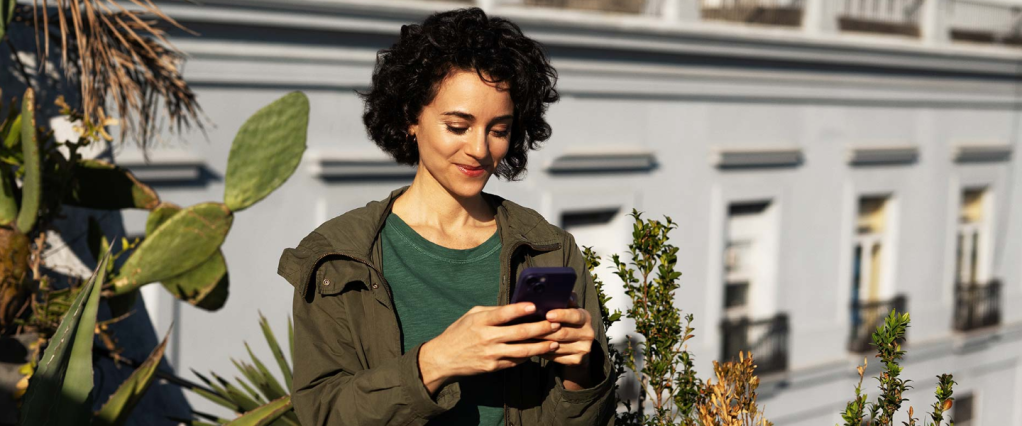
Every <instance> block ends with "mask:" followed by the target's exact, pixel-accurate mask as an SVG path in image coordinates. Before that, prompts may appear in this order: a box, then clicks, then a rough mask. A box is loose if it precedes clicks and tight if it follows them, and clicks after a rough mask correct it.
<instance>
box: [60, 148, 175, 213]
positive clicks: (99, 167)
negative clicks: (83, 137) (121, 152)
mask: <svg viewBox="0 0 1022 426" xmlns="http://www.w3.org/2000/svg"><path fill="white" fill-rule="evenodd" d="M74 170H75V171H74V179H72V180H71V188H70V191H68V192H67V197H66V199H65V200H64V202H65V203H67V204H70V205H74V206H80V207H88V208H93V209H104V210H120V209H147V210H148V209H152V208H153V207H156V206H157V205H158V204H160V197H159V196H158V195H156V191H153V189H152V188H150V187H149V186H148V185H146V184H143V183H142V182H139V181H138V179H135V175H133V174H132V173H131V172H129V171H128V170H125V169H123V168H120V167H117V166H115V165H113V164H110V163H108V162H106V161H102V160H79V161H78V164H76V165H75V169H74Z"/></svg>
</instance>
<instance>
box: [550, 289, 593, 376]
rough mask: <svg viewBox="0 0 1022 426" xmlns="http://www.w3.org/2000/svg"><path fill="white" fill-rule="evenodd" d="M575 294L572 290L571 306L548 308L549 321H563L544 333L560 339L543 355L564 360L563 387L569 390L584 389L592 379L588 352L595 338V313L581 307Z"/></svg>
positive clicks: (551, 339)
mask: <svg viewBox="0 0 1022 426" xmlns="http://www.w3.org/2000/svg"><path fill="white" fill-rule="evenodd" d="M576 297H577V296H576V295H575V293H571V300H570V301H569V302H568V309H553V310H551V311H550V312H547V315H546V319H547V321H549V322H551V323H554V324H558V323H559V324H561V329H560V330H557V331H555V332H553V333H550V334H548V335H546V336H544V337H543V339H545V340H547V341H553V342H557V343H560V346H559V347H558V348H557V349H556V350H555V351H553V352H550V353H547V354H545V355H543V358H546V359H548V360H550V361H552V362H556V363H558V364H562V366H563V370H562V371H563V376H562V378H563V379H564V387H565V388H566V389H568V390H579V389H584V388H586V387H588V386H589V384H590V382H592V374H591V373H590V369H589V352H591V351H592V349H593V340H595V339H596V332H595V331H593V319H592V316H591V315H589V311H587V310H585V309H581V308H579V307H578V304H577V303H576V302H575V300H576Z"/></svg>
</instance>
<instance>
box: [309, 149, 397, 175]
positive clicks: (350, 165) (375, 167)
mask: <svg viewBox="0 0 1022 426" xmlns="http://www.w3.org/2000/svg"><path fill="white" fill-rule="evenodd" d="M310 157H311V159H312V166H311V168H310V172H311V174H312V175H313V176H315V177H318V178H320V179H323V180H354V179H359V180H365V179H368V180H392V179H411V178H413V177H415V171H416V167H415V166H409V165H405V164H399V163H397V162H396V161H394V159H392V158H390V157H384V156H378V157H377V156H353V155H351V154H345V153H340V152H313V153H311V155H310Z"/></svg>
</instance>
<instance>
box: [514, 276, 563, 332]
mask: <svg viewBox="0 0 1022 426" xmlns="http://www.w3.org/2000/svg"><path fill="white" fill-rule="evenodd" d="M575 279H576V276H575V270H574V269H571V268H568V267H532V268H526V269H525V270H524V271H522V274H521V275H519V277H518V283H517V284H516V285H515V289H514V296H513V297H512V298H511V303H518V302H532V303H533V304H535V305H536V311H535V312H533V313H531V314H529V315H526V316H524V317H520V318H517V319H515V320H513V321H511V322H508V325H512V324H521V323H527V322H536V321H542V320H544V319H546V313H547V312H549V311H550V310H552V309H564V308H567V307H568V301H569V299H570V298H571V290H572V288H574V287H575Z"/></svg>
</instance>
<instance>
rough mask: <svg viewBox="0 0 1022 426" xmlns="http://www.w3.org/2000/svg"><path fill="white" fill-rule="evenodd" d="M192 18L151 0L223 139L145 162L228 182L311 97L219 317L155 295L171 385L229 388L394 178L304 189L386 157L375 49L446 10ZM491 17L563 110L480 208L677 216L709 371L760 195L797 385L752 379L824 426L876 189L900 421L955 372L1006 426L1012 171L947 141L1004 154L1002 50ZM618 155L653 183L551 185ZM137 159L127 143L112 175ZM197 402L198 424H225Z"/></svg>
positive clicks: (250, 11) (292, 6)
mask: <svg viewBox="0 0 1022 426" xmlns="http://www.w3.org/2000/svg"><path fill="white" fill-rule="evenodd" d="M205 3H206V6H203V7H199V6H192V5H181V4H180V3H178V2H161V4H162V5H163V7H164V8H165V10H166V11H167V12H169V13H170V14H171V16H174V17H176V18H177V19H179V20H181V21H182V23H184V24H185V25H187V26H189V27H190V28H192V29H195V30H197V31H199V32H200V33H202V36H201V37H187V36H182V35H180V34H177V35H175V37H174V38H173V40H174V41H175V42H176V43H177V44H178V45H179V46H180V47H182V48H183V49H184V50H185V51H186V52H187V53H189V55H190V58H189V61H188V63H187V65H186V68H185V77H186V79H187V80H188V81H189V82H191V84H192V85H193V87H194V88H195V89H196V91H197V93H198V95H199V101H200V102H201V104H202V106H203V108H204V110H205V112H206V114H208V115H209V116H210V118H211V119H212V120H213V121H214V122H215V124H216V127H215V128H211V129H210V130H209V132H208V133H209V140H208V141H205V140H203V139H202V137H201V135H199V134H197V133H195V134H190V135H188V137H187V140H188V143H186V144H177V145H174V144H171V146H170V147H168V148H161V149H157V150H155V151H154V152H153V154H152V157H153V158H154V159H155V160H157V161H159V160H160V158H161V156H162V155H169V154H167V152H169V151H174V150H177V151H184V152H185V153H187V155H190V156H192V157H194V158H197V159H201V161H203V162H204V163H205V164H206V166H207V167H209V168H210V169H211V171H212V173H213V175H220V176H222V175H223V173H224V171H225V165H226V159H227V153H228V149H229V145H230V142H231V140H232V138H233V135H234V132H235V131H236V130H237V128H238V127H239V126H240V125H241V123H242V122H243V121H244V119H245V118H247V117H248V116H249V115H250V114H251V113H253V112H255V111H256V110H257V109H258V108H259V107H261V106H262V105H265V104H267V103H269V102H270V101H272V100H273V99H275V98H277V97H279V96H281V95H283V94H285V93H287V92H289V91H291V90H303V91H305V92H306V93H307V94H308V95H309V97H310V99H311V102H312V117H311V121H310V126H309V152H308V154H307V156H306V159H305V161H303V164H302V165H301V166H300V168H299V170H298V171H297V172H296V173H295V175H294V176H293V177H292V178H291V179H290V180H289V181H288V182H287V183H285V184H284V186H282V187H281V188H280V189H279V190H278V191H276V192H275V193H273V194H272V195H271V196H270V197H268V198H266V199H265V200H264V201H262V202H261V203H259V204H257V205H255V206H254V207H252V208H250V209H248V210H246V211H244V212H241V213H239V214H238V215H237V217H236V219H235V222H234V225H233V229H232V231H231V234H230V236H229V237H228V239H227V242H226V243H225V245H224V253H225V256H226V259H227V263H228V265H229V268H230V274H231V281H232V282H231V295H230V299H229V301H228V303H227V305H226V306H225V307H224V308H223V309H221V310H220V311H219V312H216V313H207V312H204V311H201V310H198V309H195V308H193V307H191V306H187V305H184V306H178V307H175V304H176V302H174V301H173V300H172V299H171V298H170V296H169V295H167V294H165V293H164V292H163V290H162V289H159V288H156V287H152V288H151V289H148V290H147V291H148V297H149V299H148V301H150V302H152V303H150V311H151V312H155V313H154V316H155V326H156V329H157V333H159V334H162V333H163V332H164V331H165V330H166V328H167V327H168V326H169V324H170V321H172V320H173V321H175V330H176V331H175V336H174V338H173V340H172V346H171V349H170V354H171V362H172V363H173V364H174V365H175V366H176V368H177V370H178V372H179V373H180V374H182V375H183V376H186V377H190V373H188V369H189V368H193V369H196V370H198V371H200V372H202V371H206V370H214V371H218V372H222V373H223V374H231V372H232V371H233V370H234V367H233V366H232V365H231V363H230V362H229V360H228V357H242V358H244V357H245V355H244V354H245V352H244V349H243V347H242V341H248V342H249V343H250V344H251V345H253V349H254V350H255V351H256V353H257V354H259V355H260V356H261V357H262V358H263V359H264V360H267V359H269V358H270V353H269V351H268V350H266V348H264V347H263V344H262V337H261V334H260V331H259V329H258V327H257V325H256V320H257V311H261V312H262V313H263V314H264V315H266V316H267V317H268V318H269V320H270V322H271V324H273V326H274V330H275V331H276V332H277V333H278V336H283V335H285V333H286V330H285V328H284V324H285V318H286V316H287V315H288V314H289V312H290V307H291V295H292V289H291V287H290V286H289V285H287V283H286V282H285V281H284V280H283V279H281V278H279V277H278V276H277V275H276V265H277V259H278V256H279V255H280V252H281V250H282V249H283V248H285V247H293V246H294V245H295V244H297V243H298V241H299V240H300V239H301V238H302V237H303V236H304V235H305V234H306V233H307V232H309V231H310V230H312V229H313V228H314V227H315V226H316V225H318V224H319V223H320V222H322V221H324V220H326V219H328V218H330V217H333V216H335V215H338V214H340V213H343V212H345V211H347V210H349V209H352V208H355V207H359V206H361V205H363V204H365V203H366V202H368V201H370V200H374V199H378V198H382V197H383V196H385V195H386V193H387V192H388V191H389V190H390V189H393V188H394V187H397V186H399V185H402V184H404V183H406V182H408V180H407V179H396V180H385V181H366V180H357V181H340V182H336V181H335V182H329V181H324V180H322V179H319V178H318V177H317V176H315V173H314V171H315V168H314V165H315V163H316V159H317V158H321V157H324V156H325V157H330V158H335V157H337V158H347V159H366V158H368V159H372V158H382V154H379V153H378V151H377V150H376V148H375V147H374V146H373V145H372V143H371V142H369V141H368V140H367V139H366V136H365V132H364V129H363V127H362V124H361V119H360V117H361V108H362V106H361V102H360V101H359V100H358V98H357V97H356V96H355V95H354V93H353V90H355V89H361V88H364V87H365V86H366V85H367V84H368V81H369V77H370V75H371V71H372V65H373V59H374V54H375V51H376V50H377V49H379V48H382V47H385V46H387V45H389V44H390V43H391V42H392V41H393V40H394V37H395V35H396V34H397V31H398V29H399V26H400V24H401V23H406V22H414V21H418V20H421V18H422V17H423V16H424V14H425V13H426V12H427V11H428V10H429V8H430V7H436V8H446V7H448V6H450V4H444V3H417V2H403V3H402V2H388V3H384V2H379V3H373V2H342V1H312V0H301V1H293V2H288V3H287V4H286V5H284V3H283V2H264V1H255V0H252V1H230V0H211V1H207V2H205ZM505 12H506V14H507V15H508V16H510V17H512V18H513V19H515V20H516V22H518V23H519V24H521V25H522V26H523V27H524V28H525V30H526V32H527V33H528V34H529V35H531V36H534V37H536V38H537V39H539V40H540V41H542V42H544V43H545V44H547V45H548V47H549V49H550V52H551V54H552V57H553V63H554V65H555V66H556V67H557V68H558V70H559V71H560V77H561V79H560V81H559V83H558V88H559V89H560V90H561V93H562V95H563V97H562V100H561V101H560V102H559V103H557V104H556V105H554V106H552V107H551V108H550V111H549V119H550V122H551V124H552V126H553V129H554V137H553V138H552V139H551V140H550V141H549V142H547V143H546V144H545V145H544V147H543V149H542V150H540V151H537V152H534V153H533V154H532V155H531V156H530V164H531V167H530V173H529V175H528V178H527V179H525V180H524V181H522V182H515V183H507V182H501V181H493V182H491V184H490V185H489V186H488V187H487V190H488V191H491V192H495V193H498V194H501V195H503V196H505V197H508V198H510V199H512V200H514V201H516V202H519V203H521V204H524V205H526V206H530V207H533V208H535V209H537V210H539V211H540V212H541V213H543V214H544V215H546V216H547V217H548V218H549V219H550V220H551V221H555V222H556V221H557V220H559V217H560V215H561V214H562V213H563V212H565V211H570V210H572V209H573V208H578V207H579V206H581V207H585V208H592V207H601V206H602V207H620V208H622V213H627V212H628V211H629V210H630V209H631V208H632V207H635V208H638V209H639V210H641V211H644V212H645V213H646V217H659V216H661V215H665V214H666V215H670V216H672V218H673V219H674V220H676V221H677V222H678V223H679V228H678V229H677V230H676V231H674V232H673V234H672V235H673V237H674V239H673V243H674V244H676V245H677V246H679V247H680V252H679V265H678V269H679V270H680V271H682V272H683V274H684V275H683V277H682V279H681V281H682V284H683V287H682V290H681V291H680V292H679V294H678V305H679V306H680V307H681V308H683V309H684V310H685V311H686V312H691V313H693V314H695V318H696V323H695V326H696V327H697V332H696V338H695V339H694V340H693V341H692V343H691V349H692V350H694V352H695V354H696V359H697V366H698V368H699V370H700V372H701V375H702V376H704V377H705V376H708V375H709V372H710V365H711V364H710V362H711V360H712V359H715V358H717V357H718V354H719V345H720V336H719V333H718V327H717V324H719V321H720V319H721V310H720V309H718V308H717V307H718V306H721V303H722V302H721V299H722V285H721V282H720V280H721V274H720V272H719V271H720V270H721V268H722V266H721V261H720V257H721V256H720V254H721V252H722V244H723V230H722V229H723V224H724V220H725V214H726V211H727V203H729V202H734V201H742V200H752V199H765V198H769V199H771V200H773V202H775V203H776V205H777V206H779V208H780V210H779V220H778V223H779V227H780V233H781V242H780V247H779V250H780V252H779V256H778V259H779V265H778V268H777V269H778V272H777V282H778V286H777V289H776V306H777V307H778V309H779V310H781V311H786V312H788V313H789V315H790V317H791V321H792V335H791V339H790V341H791V348H790V354H791V368H790V371H788V372H786V373H784V374H781V375H775V376H771V377H766V378H764V382H765V383H764V385H763V390H764V394H763V397H762V402H763V403H765V406H766V409H767V414H768V416H769V417H770V418H771V419H772V420H774V421H775V422H776V423H777V424H778V425H822V424H834V423H836V422H838V421H839V417H838V415H837V413H838V411H839V410H841V409H842V408H843V406H844V403H845V402H846V401H847V400H848V399H850V398H851V397H852V388H853V386H854V381H855V379H856V377H855V365H856V363H857V362H860V361H861V359H860V357H859V356H858V355H853V354H849V353H848V352H847V351H846V349H845V343H846V340H847V336H848V327H849V324H848V322H849V320H848V317H849V315H848V308H847V307H848V304H849V297H848V294H849V293H850V288H849V286H850V279H851V278H850V277H851V273H850V268H851V266H850V263H851V257H852V255H851V250H852V248H851V247H852V239H851V238H852V231H853V226H854V225H853V224H854V220H855V214H856V213H855V209H856V200H857V197H858V196H859V195H860V194H863V193H875V192H885V193H886V192H889V193H891V194H893V199H894V201H895V205H896V210H897V216H896V217H897V221H896V223H895V225H894V226H895V228H894V232H895V234H894V235H895V239H896V245H895V247H896V250H897V253H896V255H895V257H896V265H894V269H893V282H894V286H895V288H896V289H897V291H898V292H899V293H904V294H906V295H907V296H908V301H909V311H910V312H911V313H912V317H913V322H912V328H911V329H910V332H909V333H910V346H909V353H910V355H909V358H908V360H907V362H906V374H907V376H908V377H909V378H911V379H913V380H914V385H915V386H916V388H915V390H913V391H912V393H910V394H909V398H911V399H912V405H915V407H916V411H917V412H922V411H923V410H922V408H923V407H924V406H925V405H928V404H930V403H932V401H931V399H930V398H931V397H932V388H933V385H934V384H935V379H934V376H935V375H936V374H938V373H941V372H952V373H954V374H955V378H956V380H957V381H958V382H959V384H960V385H959V387H958V388H957V389H959V390H958V391H956V393H958V392H961V393H968V392H973V393H975V394H976V395H977V398H978V399H977V401H978V403H979V404H980V405H979V407H980V411H981V412H982V414H981V417H980V422H981V423H980V424H985V425H994V424H997V425H1003V424H1015V425H1022V408H1020V406H1019V404H1018V401H1019V400H1020V399H1022V361H1020V360H1022V356H1020V355H1022V343H1020V342H1022V309H1019V308H1022V276H1020V272H1022V271H1020V270H1019V259H1020V258H1022V246H1020V242H1022V221H1020V219H1019V217H1020V216H1019V214H1018V212H1017V209H1018V208H1019V202H1020V201H1022V185H1019V184H1018V172H1017V171H1016V170H1015V169H1016V168H1017V167H1016V163H1017V162H1018V159H1017V158H1018V155H1017V154H1018V153H1017V152H1016V153H1015V154H1016V155H1013V156H1012V159H1011V160H1010V161H1000V162H988V163H971V164H959V163H955V162H954V161H952V155H953V152H954V151H955V148H956V147H957V146H959V145H962V144H1003V145H1010V146H1012V147H1015V146H1016V145H1017V139H1018V137H1019V127H1018V123H1019V120H1020V118H1022V116H1020V114H1019V112H1018V109H1017V105H1018V104H1019V102H1020V98H1019V96H1018V93H1019V90H1020V88H1019V87H1018V85H1019V76H1018V67H1019V64H1020V62H1019V61H1020V59H1019V52H1018V51H1017V50H1010V49H1006V48H997V47H984V46H963V45H942V46H936V47H933V46H929V47H927V46H923V45H922V44H921V43H919V42H916V41H912V40H899V39H888V38H884V37H877V36H851V35H841V34H834V33H833V31H834V30H830V31H824V32H823V34H816V33H815V32H806V33H802V32H800V30H797V29H796V30H783V29H773V28H746V27H737V26H732V27H729V26H727V25H723V24H712V25H710V24H706V25H703V24H699V23H671V22H665V21H658V20H656V19H655V18H648V17H647V18H621V17H606V16H595V15H586V14H562V15H558V14H557V13H550V12H540V13H536V12H534V11H528V10H519V9H514V10H512V9H507V10H505ZM497 13H498V14H500V13H501V11H500V10H498V12H497ZM654 21H655V22H654ZM821 25H825V24H821ZM884 146H889V147H900V146H916V147H918V152H919V158H918V160H917V161H915V162H911V163H907V164H899V165H891V166H869V167H860V166H851V165H849V164H848V161H847V158H848V155H849V150H850V149H851V148H853V147H884ZM622 147H623V148H626V149H629V150H632V151H635V152H640V151H648V152H652V153H653V154H654V155H655V157H656V160H657V162H658V163H659V164H658V167H656V168H654V169H652V170H648V171H637V172H630V173H611V174H601V173H584V174H551V173H549V172H548V171H547V170H546V167H547V166H548V165H549V164H550V163H552V162H553V160H554V159H556V158H558V157H560V156H561V155H562V154H565V153H570V152H604V151H607V150H610V149H621V148H622ZM778 148H786V149H795V150H798V151H799V152H801V155H802V158H803V161H802V162H801V163H800V164H798V165H795V166H791V167H777V168H749V169H741V170H732V169H726V170H725V169H720V168H718V167H715V166H714V165H713V164H712V162H711V159H712V158H713V156H714V154H715V153H717V152H718V151H719V150H722V149H723V150H743V149H744V150H748V149H778ZM1016 151H1017V150H1016ZM133 155H135V154H134V153H132V150H131V149H125V150H124V151H123V152H120V153H118V156H119V157H118V158H124V159H130V158H131V157H132V156H133ZM980 183H982V184H987V185H990V186H991V188H992V190H993V192H994V194H995V195H994V196H995V200H996V201H995V207H996V213H995V214H996V217H997V218H998V219H997V222H996V227H995V235H996V238H997V243H996V252H995V262H994V276H996V277H1000V278H1002V279H1003V280H1004V283H1005V287H1004V294H1003V297H1002V301H1003V309H1002V312H1003V314H1004V325H1002V326H1001V327H999V328H996V329H993V330H986V331H982V332H978V333H973V334H967V335H966V334H959V333H955V332H953V331H952V329H951V326H950V325H951V319H952V314H953V303H954V295H953V292H952V280H953V277H952V274H953V267H952V263H951V261H952V259H953V256H954V229H955V228H954V224H955V220H956V214H957V205H958V204H957V203H958V197H959V196H960V192H961V186H962V185H963V184H970V185H971V184H980ZM158 189H159V190H160V193H161V195H162V196H163V198H164V199H166V200H168V201H172V202H176V203H179V204H183V205H188V204H193V203H196V202H200V201H205V200H218V199H220V198H221V197H222V191H223V184H222V182H221V181H218V180H217V179H215V178H214V179H212V180H210V181H208V182H206V183H205V184H203V185H199V186H192V187H184V188H175V187H160V188H158ZM579 194H581V195H579ZM587 194H588V195H587ZM592 200H598V201H592ZM144 221H145V216H144V214H139V213H129V214H126V215H125V227H126V229H127V230H128V232H129V233H132V232H134V233H141V231H142V229H143V227H144ZM622 223H623V225H622V229H620V232H622V233H627V232H629V229H630V225H628V223H627V221H624V222H622ZM580 243H582V244H587V242H586V241H580ZM624 251H625V247H620V252H624ZM605 276H607V277H609V274H605ZM621 299H622V298H621V297H618V299H617V300H618V302H620V301H622V300H621ZM874 371H875V365H874V366H873V367H871V370H870V372H874ZM868 384H869V385H870V386H872V384H873V382H869V383H868ZM870 393H872V394H875V393H876V392H875V390H871V392H870ZM189 398H190V400H191V402H192V403H193V404H194V407H195V408H196V409H200V410H202V411H209V412H217V413H220V412H221V411H218V408H216V407H214V406H212V405H211V404H209V403H206V402H205V401H203V400H201V399H200V398H192V396H191V395H189ZM224 415H226V414H224Z"/></svg>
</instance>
